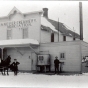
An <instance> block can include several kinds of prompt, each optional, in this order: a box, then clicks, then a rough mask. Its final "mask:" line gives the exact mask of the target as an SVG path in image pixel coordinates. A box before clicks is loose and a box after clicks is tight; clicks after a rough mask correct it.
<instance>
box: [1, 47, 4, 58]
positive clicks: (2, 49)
mask: <svg viewBox="0 0 88 88" xmlns="http://www.w3.org/2000/svg"><path fill="white" fill-rule="evenodd" d="M3 49H4V48H1V50H2V58H1V59H2V60H3Z"/></svg>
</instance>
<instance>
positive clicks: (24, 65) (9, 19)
mask: <svg viewBox="0 0 88 88" xmlns="http://www.w3.org/2000/svg"><path fill="white" fill-rule="evenodd" d="M85 47H88V44H87V43H86V42H83V41H81V40H80V36H79V35H78V34H77V33H75V32H73V31H71V30H69V29H68V27H67V26H66V25H64V24H63V23H61V22H57V21H54V20H52V19H49V18H48V9H47V8H43V10H42V11H35V12H30V13H22V12H21V11H19V10H18V9H17V8H16V7H14V8H13V9H12V10H11V11H10V12H9V14H8V15H7V16H4V17H0V48H1V49H0V58H1V59H6V57H7V56H8V55H10V56H11V62H13V60H14V59H15V58H16V59H17V60H18V61H19V62H20V65H19V70H20V71H37V70H39V69H40V68H39V67H40V66H45V67H44V71H48V67H49V70H50V71H54V59H55V57H56V56H57V57H58V59H59V60H60V61H61V62H63V63H62V64H61V70H62V71H67V72H81V71H82V64H81V61H82V57H83V56H85V55H87V54H88V50H87V48H86V49H85Z"/></svg>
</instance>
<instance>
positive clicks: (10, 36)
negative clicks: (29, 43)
mask: <svg viewBox="0 0 88 88" xmlns="http://www.w3.org/2000/svg"><path fill="white" fill-rule="evenodd" d="M8 31H10V35H9V33H8ZM7 39H8V40H9V39H12V29H7Z"/></svg>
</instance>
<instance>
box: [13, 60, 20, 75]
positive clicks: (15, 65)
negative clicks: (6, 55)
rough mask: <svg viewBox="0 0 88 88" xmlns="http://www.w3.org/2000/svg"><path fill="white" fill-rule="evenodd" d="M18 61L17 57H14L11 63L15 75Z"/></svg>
mask: <svg viewBox="0 0 88 88" xmlns="http://www.w3.org/2000/svg"><path fill="white" fill-rule="evenodd" d="M19 64H20V63H19V62H18V61H17V59H14V62H13V63H12V65H13V70H14V75H17V72H18V65H19Z"/></svg>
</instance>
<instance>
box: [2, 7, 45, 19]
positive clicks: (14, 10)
mask: <svg viewBox="0 0 88 88" xmlns="http://www.w3.org/2000/svg"><path fill="white" fill-rule="evenodd" d="M14 13H20V14H21V15H24V16H25V15H27V14H35V13H43V11H42V10H40V11H33V12H28V13H22V12H21V11H20V10H18V9H17V8H16V7H13V9H12V10H11V11H10V12H9V14H8V15H6V16H4V17H0V18H5V17H9V16H10V15H12V14H14Z"/></svg>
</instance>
